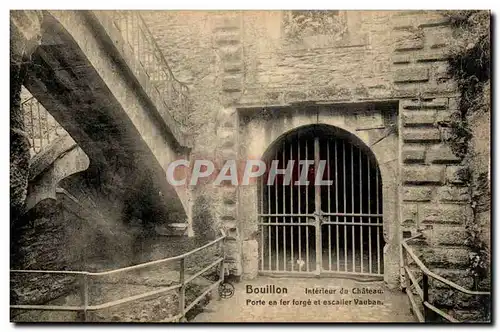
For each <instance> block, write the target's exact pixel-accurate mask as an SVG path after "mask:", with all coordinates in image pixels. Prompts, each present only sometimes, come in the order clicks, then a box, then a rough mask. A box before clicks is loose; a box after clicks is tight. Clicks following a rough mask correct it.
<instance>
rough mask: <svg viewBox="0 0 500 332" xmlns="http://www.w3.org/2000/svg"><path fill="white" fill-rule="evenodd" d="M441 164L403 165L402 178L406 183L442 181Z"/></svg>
mask: <svg viewBox="0 0 500 332" xmlns="http://www.w3.org/2000/svg"><path fill="white" fill-rule="evenodd" d="M443 177H444V167H443V166H437V165H435V166H424V165H419V166H404V167H403V168H402V179H403V182H404V183H406V184H431V183H432V184H439V183H442V182H443Z"/></svg>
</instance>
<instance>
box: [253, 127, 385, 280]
mask: <svg viewBox="0 0 500 332" xmlns="http://www.w3.org/2000/svg"><path fill="white" fill-rule="evenodd" d="M278 144H279V146H278V147H275V148H274V149H273V150H274V151H272V152H271V153H272V156H271V157H270V158H269V159H271V161H269V163H268V170H269V169H270V168H272V167H270V166H271V165H272V160H277V162H275V163H277V164H276V165H277V167H276V168H278V169H280V170H284V169H288V172H289V173H288V175H291V179H290V182H288V181H287V179H286V177H285V175H284V174H278V175H276V177H275V178H274V181H273V177H274V176H273V175H271V174H270V173H271V172H269V171H268V172H267V173H266V176H264V177H262V178H261V182H260V184H259V187H260V188H259V191H260V206H259V215H258V216H259V227H260V237H261V238H260V271H261V273H271V274H316V275H318V274H329V273H340V274H355V275H366V276H381V275H382V274H383V255H382V251H383V246H384V242H383V230H382V224H383V220H382V199H381V198H382V189H381V179H380V174H379V170H378V167H377V164H376V161H375V160H374V159H373V158H372V157H371V155H370V154H369V153H367V152H365V150H364V149H363V148H362V147H359V146H357V145H355V144H353V143H352V142H350V141H349V140H348V139H344V138H340V137H336V136H335V137H334V136H332V135H331V133H330V134H325V133H320V132H319V131H317V130H310V131H308V132H300V133H296V134H293V135H289V136H288V137H285V138H283V140H282V141H281V142H280V143H278ZM365 149H366V148H365ZM306 160H309V162H307V161H306ZM299 161H302V162H301V163H299ZM313 161H314V162H313ZM320 161H321V162H320ZM292 163H293V166H292V165H291V164H292ZM308 163H309V164H308ZM321 164H323V165H321ZM287 166H288V167H287ZM316 170H317V171H318V173H319V174H323V176H322V178H321V177H320V176H318V180H323V181H332V183H331V184H330V185H319V184H315V180H316ZM301 174H302V175H303V177H302V179H305V178H306V176H307V180H308V182H309V183H308V184H305V183H301V181H300V179H301ZM304 175H305V176H304ZM268 180H269V183H268Z"/></svg>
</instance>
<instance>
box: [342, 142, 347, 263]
mask: <svg viewBox="0 0 500 332" xmlns="http://www.w3.org/2000/svg"><path fill="white" fill-rule="evenodd" d="M342 160H343V165H344V167H343V171H344V177H343V178H342V183H343V185H344V195H343V198H344V212H346V210H347V197H346V196H347V190H346V172H345V170H346V165H345V141H342ZM344 222H346V218H344ZM343 228H344V271H345V272H347V227H346V226H345V225H344V227H343Z"/></svg>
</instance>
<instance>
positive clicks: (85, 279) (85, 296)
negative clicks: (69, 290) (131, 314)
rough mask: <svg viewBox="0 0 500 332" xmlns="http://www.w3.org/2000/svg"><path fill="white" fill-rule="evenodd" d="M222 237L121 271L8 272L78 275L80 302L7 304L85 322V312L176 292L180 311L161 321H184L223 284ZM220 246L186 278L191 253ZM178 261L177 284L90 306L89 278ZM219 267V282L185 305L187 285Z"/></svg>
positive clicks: (16, 271) (20, 308) (16, 307)
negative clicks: (71, 314) (64, 313)
mask: <svg viewBox="0 0 500 332" xmlns="http://www.w3.org/2000/svg"><path fill="white" fill-rule="evenodd" d="M221 233H222V235H221V236H220V237H218V238H217V239H215V240H213V241H211V242H209V243H207V244H205V245H203V246H200V247H198V248H196V249H193V250H191V251H189V252H187V253H184V254H181V255H178V256H175V257H169V258H164V259H159V260H155V261H151V262H147V263H142V264H137V265H133V266H128V267H124V268H119V269H115V270H111V271H105V272H87V271H45V270H10V273H11V274H12V273H15V274H49V275H68V276H69V275H71V276H78V277H80V286H81V288H80V301H81V304H80V305H78V306H68V305H27V304H13V305H10V309H19V310H42V311H45V310H46V311H69V312H79V313H81V314H82V317H83V321H87V313H88V312H89V311H97V310H102V309H107V308H111V307H114V306H117V305H121V304H125V303H130V302H133V301H139V300H144V299H146V298H150V297H153V296H159V295H162V294H164V293H167V292H169V291H174V290H179V291H178V292H179V297H178V300H179V301H178V308H179V313H178V314H177V315H174V316H172V317H170V318H168V319H166V320H162V322H176V321H183V320H184V319H185V316H186V313H187V312H188V311H190V310H191V309H193V307H194V306H195V305H196V304H198V303H199V302H200V301H201V300H202V299H203V298H204V297H205V296H207V295H208V293H209V292H211V291H212V290H214V289H215V288H216V287H218V286H219V285H220V283H221V282H223V281H224V239H225V237H226V234H225V233H224V231H223V230H221ZM217 244H219V250H220V254H221V256H220V257H218V258H217V259H215V260H214V261H212V262H211V263H209V264H208V265H206V266H204V267H203V268H202V269H200V270H199V271H197V272H196V273H194V274H193V275H190V276H187V275H186V266H185V263H186V259H187V258H188V257H190V256H192V255H193V254H195V253H197V252H199V251H201V250H203V249H207V248H209V247H213V246H215V245H217ZM175 261H178V262H179V266H180V270H179V281H178V283H177V284H174V285H171V286H168V287H160V288H159V289H155V290H152V291H148V292H143V293H140V294H136V295H133V296H128V297H125V298H121V299H118V300H114V301H109V302H105V303H101V304H97V305H89V303H90V302H91V301H90V296H89V281H90V280H89V279H90V278H91V277H95V276H109V275H113V274H117V273H121V272H130V271H134V270H137V269H141V268H145V267H153V266H157V265H159V264H164V263H168V262H175ZM217 266H218V267H219V275H218V279H217V280H216V281H214V282H213V283H211V284H210V286H209V287H208V288H206V289H205V290H204V291H203V292H202V293H201V295H199V296H198V297H196V298H195V299H194V300H193V301H192V302H191V303H189V304H187V305H186V285H187V284H189V283H190V282H192V281H193V280H194V279H196V278H197V277H199V276H201V275H202V274H203V273H205V272H207V271H209V270H210V269H212V268H214V267H217Z"/></svg>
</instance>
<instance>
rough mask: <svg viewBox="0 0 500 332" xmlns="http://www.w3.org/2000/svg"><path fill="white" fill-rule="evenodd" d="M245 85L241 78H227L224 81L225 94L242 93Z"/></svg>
mask: <svg viewBox="0 0 500 332" xmlns="http://www.w3.org/2000/svg"><path fill="white" fill-rule="evenodd" d="M242 87H243V83H242V82H241V76H239V75H238V76H226V77H224V78H223V79H222V90H224V91H225V92H237V91H241V89H242Z"/></svg>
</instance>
